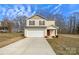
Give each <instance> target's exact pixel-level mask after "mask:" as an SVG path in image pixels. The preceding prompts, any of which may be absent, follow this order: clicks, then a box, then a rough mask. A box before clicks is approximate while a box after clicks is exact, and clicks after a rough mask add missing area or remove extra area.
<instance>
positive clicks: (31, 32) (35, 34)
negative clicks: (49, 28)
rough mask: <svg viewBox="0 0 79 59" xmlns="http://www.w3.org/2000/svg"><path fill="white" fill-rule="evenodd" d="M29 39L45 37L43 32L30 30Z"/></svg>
mask: <svg viewBox="0 0 79 59" xmlns="http://www.w3.org/2000/svg"><path fill="white" fill-rule="evenodd" d="M27 36H28V37H44V31H43V30H28V32H27Z"/></svg>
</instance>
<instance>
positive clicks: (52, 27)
mask: <svg viewBox="0 0 79 59" xmlns="http://www.w3.org/2000/svg"><path fill="white" fill-rule="evenodd" d="M47 29H59V27H57V26H54V25H51V26H49V27H47Z"/></svg>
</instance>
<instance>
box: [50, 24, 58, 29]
mask: <svg viewBox="0 0 79 59" xmlns="http://www.w3.org/2000/svg"><path fill="white" fill-rule="evenodd" d="M51 26H52V27H54V28H57V29H59V27H57V26H54V25H51Z"/></svg>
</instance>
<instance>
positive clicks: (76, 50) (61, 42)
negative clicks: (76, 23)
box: [47, 35, 79, 55]
mask: <svg viewBox="0 0 79 59" xmlns="http://www.w3.org/2000/svg"><path fill="white" fill-rule="evenodd" d="M47 41H48V43H49V44H50V45H51V47H52V48H53V49H54V51H55V52H56V54H57V55H78V54H79V38H71V37H64V36H61V35H59V38H53V39H47Z"/></svg>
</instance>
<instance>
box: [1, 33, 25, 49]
mask: <svg viewBox="0 0 79 59" xmlns="http://www.w3.org/2000/svg"><path fill="white" fill-rule="evenodd" d="M22 38H24V36H23V33H0V48H1V47H4V46H6V45H8V44H11V43H13V42H15V41H17V40H20V39H22Z"/></svg>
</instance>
